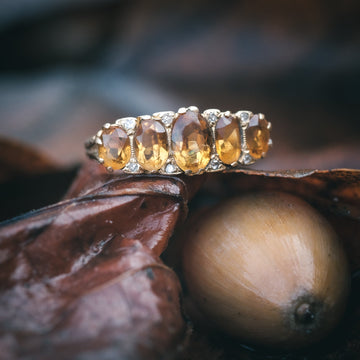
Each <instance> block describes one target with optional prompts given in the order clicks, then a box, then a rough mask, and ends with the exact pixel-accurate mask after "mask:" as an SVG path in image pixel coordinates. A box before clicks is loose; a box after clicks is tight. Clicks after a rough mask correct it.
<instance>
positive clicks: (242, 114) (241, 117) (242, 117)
mask: <svg viewBox="0 0 360 360" xmlns="http://www.w3.org/2000/svg"><path fill="white" fill-rule="evenodd" d="M240 119H241V120H242V121H248V120H249V114H248V113H245V112H243V113H241V114H240Z"/></svg>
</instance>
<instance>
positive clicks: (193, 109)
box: [188, 105, 199, 112]
mask: <svg viewBox="0 0 360 360" xmlns="http://www.w3.org/2000/svg"><path fill="white" fill-rule="evenodd" d="M188 109H189V110H190V111H193V112H199V108H198V107H197V106H193V105H192V106H189V107H188Z"/></svg>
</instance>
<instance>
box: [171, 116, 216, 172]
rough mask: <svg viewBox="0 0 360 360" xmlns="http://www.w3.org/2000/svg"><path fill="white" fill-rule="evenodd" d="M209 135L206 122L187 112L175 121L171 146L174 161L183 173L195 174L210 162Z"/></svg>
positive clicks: (200, 117)
mask: <svg viewBox="0 0 360 360" xmlns="http://www.w3.org/2000/svg"><path fill="white" fill-rule="evenodd" d="M210 144H211V135H210V131H209V129H208V127H207V123H206V120H205V119H204V118H203V117H202V116H201V115H200V114H199V113H197V112H194V111H190V110H188V111H187V112H186V113H185V114H182V115H179V117H178V118H177V119H176V120H175V123H174V127H173V130H172V135H171V145H172V149H173V151H174V157H175V161H176V163H177V164H178V166H179V167H180V168H181V169H182V170H183V171H190V172H192V173H196V172H198V171H199V170H201V169H204V168H205V167H206V165H207V164H208V162H209V160H210V153H211V146H210Z"/></svg>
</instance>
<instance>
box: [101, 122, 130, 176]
mask: <svg viewBox="0 0 360 360" xmlns="http://www.w3.org/2000/svg"><path fill="white" fill-rule="evenodd" d="M101 141H102V145H99V147H98V151H99V158H101V159H103V160H104V166H106V167H111V168H113V169H114V170H119V169H122V168H123V167H124V166H125V165H126V164H127V162H128V161H129V160H130V156H131V149H130V139H129V137H128V135H127V134H126V132H125V131H124V130H123V129H121V128H120V127H117V126H110V128H109V129H104V130H103V132H102V135H101Z"/></svg>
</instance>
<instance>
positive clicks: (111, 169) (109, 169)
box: [106, 166, 114, 172]
mask: <svg viewBox="0 0 360 360" xmlns="http://www.w3.org/2000/svg"><path fill="white" fill-rule="evenodd" d="M106 170H107V171H108V172H113V171H114V169H113V168H112V167H111V166H108V167H107V168H106Z"/></svg>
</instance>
